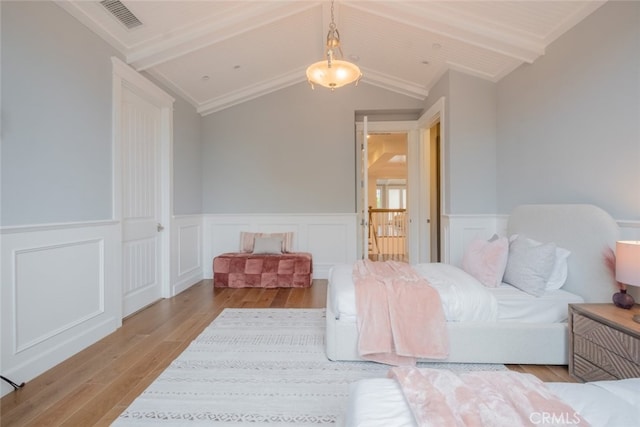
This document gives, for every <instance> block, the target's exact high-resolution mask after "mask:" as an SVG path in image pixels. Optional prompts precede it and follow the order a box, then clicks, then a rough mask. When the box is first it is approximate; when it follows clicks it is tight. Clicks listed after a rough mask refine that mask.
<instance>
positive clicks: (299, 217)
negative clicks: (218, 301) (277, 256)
mask: <svg viewBox="0 0 640 427" xmlns="http://www.w3.org/2000/svg"><path fill="white" fill-rule="evenodd" d="M203 221H204V230H205V235H204V251H203V255H204V257H203V275H204V277H205V278H212V277H213V267H212V262H213V258H214V257H215V256H217V255H219V254H221V253H225V252H237V251H238V250H239V246H240V232H241V231H250V232H260V233H277V232H285V231H293V232H294V236H293V249H294V251H299V252H310V253H311V255H312V256H313V277H314V278H316V279H326V278H327V277H328V272H329V268H330V267H331V266H332V265H334V264H340V263H351V262H354V261H355V259H356V253H357V252H356V241H357V237H356V232H357V227H356V226H357V216H356V214H264V215H260V214H240V215H226V214H210V215H205V216H204V220H203Z"/></svg>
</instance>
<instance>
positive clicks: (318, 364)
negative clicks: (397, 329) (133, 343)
mask: <svg viewBox="0 0 640 427" xmlns="http://www.w3.org/2000/svg"><path fill="white" fill-rule="evenodd" d="M324 329H325V311H324V309H225V310H224V311H223V312H222V314H220V316H218V317H217V318H216V319H215V320H214V321H213V323H211V325H209V326H208V327H207V328H206V329H205V330H204V331H203V332H202V334H200V336H198V338H196V339H195V340H194V341H193V342H192V343H191V344H190V345H189V347H188V348H187V349H186V350H185V351H184V352H183V353H182V354H181V355H180V356H179V357H178V358H177V359H176V360H175V361H173V362H172V363H171V365H170V366H169V367H168V368H167V369H166V370H165V371H164V372H163V373H162V374H161V375H160V376H159V377H158V379H156V380H155V381H154V382H153V383H152V384H151V385H150V386H149V388H147V390H146V391H144V392H143V393H142V394H141V395H140V396H139V397H138V398H137V399H136V400H135V401H134V402H133V403H132V404H131V406H129V408H128V409H127V410H125V411H124V412H123V413H122V414H121V415H120V417H119V418H118V419H117V420H116V421H115V423H114V424H113V425H114V426H139V425H144V426H150V425H153V426H178V425H180V426H196V425H203V426H204V425H206V426H227V425H233V426H242V425H254V426H255V425H256V424H265V425H269V426H291V427H293V426H296V427H297V426H318V425H341V423H342V420H343V416H344V411H345V408H346V403H347V398H348V395H349V383H351V382H354V381H357V380H359V379H363V378H373V377H385V376H386V374H387V371H388V370H389V367H388V366H386V365H380V364H376V363H371V362H332V361H330V360H328V359H327V358H326V356H325V352H324ZM421 365H424V366H427V364H421ZM429 366H442V367H443V368H447V369H452V370H457V371H459V370H478V369H483V370H487V369H492V370H503V369H506V368H505V367H504V366H503V365H483V364H478V365H473V364H431V365H429Z"/></svg>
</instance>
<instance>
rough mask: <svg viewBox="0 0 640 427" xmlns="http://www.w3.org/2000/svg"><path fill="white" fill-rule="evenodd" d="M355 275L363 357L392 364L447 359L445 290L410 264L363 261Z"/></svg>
mask: <svg viewBox="0 0 640 427" xmlns="http://www.w3.org/2000/svg"><path fill="white" fill-rule="evenodd" d="M353 279H354V283H355V290H356V309H357V313H358V317H357V325H358V335H359V337H358V351H359V354H360V357H362V358H363V359H367V360H372V361H375V362H380V363H386V364H390V365H415V363H416V358H429V359H444V358H446V357H447V356H448V354H449V338H448V334H447V327H446V323H445V322H446V320H445V316H444V311H443V309H442V303H441V301H440V295H439V294H438V291H436V290H435V289H434V288H433V287H431V285H429V283H428V282H427V280H426V279H424V278H423V277H421V276H420V275H418V273H416V271H415V270H414V269H413V268H412V267H411V266H410V265H409V264H406V263H402V262H397V261H385V262H375V261H370V260H361V261H358V262H356V263H355V265H354V269H353Z"/></svg>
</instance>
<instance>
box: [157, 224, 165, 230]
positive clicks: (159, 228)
mask: <svg viewBox="0 0 640 427" xmlns="http://www.w3.org/2000/svg"><path fill="white" fill-rule="evenodd" d="M157 227H158V232H161V231H162V230H164V227H163V226H162V224H160V223H158V225H157Z"/></svg>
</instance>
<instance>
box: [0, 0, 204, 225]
mask: <svg viewBox="0 0 640 427" xmlns="http://www.w3.org/2000/svg"><path fill="white" fill-rule="evenodd" d="M0 7H1V8H2V27H1V30H2V37H1V39H2V46H1V47H2V82H1V83H2V100H1V103H2V104H1V105H2V128H1V132H2V133H1V137H2V147H1V157H2V160H1V161H2V170H1V181H2V184H1V185H2V193H1V215H0V216H1V219H0V224H1V225H3V226H11V225H27V224H44V223H63V222H75V221H93V220H105V219H110V218H111V217H112V176H111V167H112V159H111V143H112V137H111V91H112V81H111V59H110V58H111V56H119V55H118V54H117V52H116V51H115V50H114V49H112V48H111V47H110V46H109V45H108V44H107V43H106V42H104V41H103V40H102V39H101V38H99V37H98V36H97V35H95V34H94V33H93V32H91V31H90V30H88V29H87V28H86V27H85V26H84V25H82V24H81V23H79V22H78V21H77V20H76V19H75V18H73V17H72V16H71V15H69V14H68V13H67V12H65V11H64V10H63V9H61V8H60V7H58V6H57V5H55V3H53V2H49V1H47V2H7V1H2V2H0ZM200 143H201V137H200V116H199V115H198V114H197V113H196V111H195V109H194V108H193V107H192V106H191V105H190V104H188V103H187V102H185V101H183V100H181V99H179V98H177V100H176V103H175V104H174V212H175V213H178V214H186V213H201V212H202V204H201V203H202V201H201V188H202V177H201V170H200Z"/></svg>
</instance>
